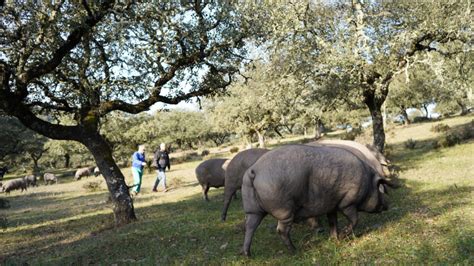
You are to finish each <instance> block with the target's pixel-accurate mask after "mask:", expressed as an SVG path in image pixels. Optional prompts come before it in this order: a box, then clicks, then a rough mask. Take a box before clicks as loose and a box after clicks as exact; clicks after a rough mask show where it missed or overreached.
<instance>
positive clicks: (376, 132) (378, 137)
mask: <svg viewBox="0 0 474 266" xmlns="http://www.w3.org/2000/svg"><path fill="white" fill-rule="evenodd" d="M387 86H388V85H387ZM386 92H387V93H388V90H386ZM385 98H386V94H383V95H381V96H376V95H375V89H368V90H366V91H365V92H364V103H365V104H366V105H367V107H368V108H369V111H370V116H371V117H372V129H373V137H374V140H373V145H374V147H376V148H377V150H379V151H380V152H381V153H383V150H384V148H385V129H384V126H383V113H382V104H383V103H384V101H385Z"/></svg>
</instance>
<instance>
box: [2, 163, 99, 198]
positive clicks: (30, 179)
mask: <svg viewBox="0 0 474 266" xmlns="http://www.w3.org/2000/svg"><path fill="white" fill-rule="evenodd" d="M0 171H1V175H0V187H1V188H2V191H3V192H5V193H7V194H9V193H10V191H12V190H21V192H23V191H24V190H25V191H26V190H27V188H28V187H29V186H38V184H37V181H38V178H37V177H36V175H27V176H25V177H22V178H16V179H12V180H9V181H8V182H6V183H5V184H4V185H3V184H2V183H1V181H2V179H3V175H4V174H5V173H6V172H7V168H6V167H3V168H1V169H0ZM99 174H100V171H99V168H98V167H96V166H91V167H84V168H79V169H77V170H76V173H75V175H74V179H75V180H80V179H81V178H82V177H86V176H91V175H94V176H98V175H99ZM43 180H44V184H45V185H48V184H53V183H54V184H57V183H58V178H57V176H56V175H55V174H53V173H45V174H44V175H43Z"/></svg>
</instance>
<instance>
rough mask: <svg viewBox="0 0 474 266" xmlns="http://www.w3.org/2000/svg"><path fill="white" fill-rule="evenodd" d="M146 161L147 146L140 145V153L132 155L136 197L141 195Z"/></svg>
mask: <svg viewBox="0 0 474 266" xmlns="http://www.w3.org/2000/svg"><path fill="white" fill-rule="evenodd" d="M145 165H146V161H145V145H139V146H138V151H136V152H135V153H133V155H132V175H133V190H132V192H133V194H134V195H135V196H136V195H137V194H138V193H140V188H141V186H142V176H143V167H144V166H145Z"/></svg>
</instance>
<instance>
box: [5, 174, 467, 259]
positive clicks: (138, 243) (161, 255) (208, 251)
mask: <svg viewBox="0 0 474 266" xmlns="http://www.w3.org/2000/svg"><path fill="white" fill-rule="evenodd" d="M421 186H423V183H421V182H414V181H410V187H412V188H407V187H406V186H403V187H402V188H400V189H398V190H395V191H393V192H392V194H391V196H390V198H391V200H392V209H391V210H389V211H388V212H386V213H383V214H363V215H361V219H360V224H359V226H358V227H357V229H356V231H355V235H356V236H358V237H361V236H362V235H364V234H368V233H370V232H371V231H373V230H379V229H380V228H383V227H386V226H390V225H391V224H394V223H397V221H398V220H400V219H403V218H404V217H405V216H407V215H413V216H414V217H420V218H423V219H426V218H433V217H436V216H439V215H443V213H444V212H446V211H448V210H453V209H456V208H460V207H462V206H464V205H465V204H469V201H468V199H469V195H472V193H473V192H474V187H473V186H464V187H458V188H454V187H448V188H444V189H439V190H426V191H422V192H417V191H415V189H414V188H418V187H421ZM453 193H455V194H456V199H457V200H454V201H453V199H452V195H453ZM210 194H211V198H210V199H211V200H210V202H205V201H203V200H202V198H201V195H200V193H196V194H195V195H192V196H189V197H187V198H185V199H183V200H182V201H179V202H175V203H166V204H160V205H153V206H149V207H143V208H137V209H136V213H137V216H138V217H139V221H138V222H135V223H132V224H130V225H127V226H124V227H121V228H113V226H112V223H111V218H112V217H111V214H110V213H107V214H96V215H90V216H87V215H86V216H85V217H80V218H73V219H63V221H60V222H56V223H54V226H48V225H44V226H36V227H33V228H25V229H22V230H20V232H16V233H17V234H21V235H22V236H30V235H31V236H34V235H38V234H39V235H41V236H43V237H42V238H34V237H32V239H34V240H32V241H30V242H29V243H28V244H25V245H22V246H21V247H20V248H18V249H16V250H15V251H13V252H8V253H4V254H2V255H1V256H0V263H6V264H9V263H13V264H16V263H23V262H28V263H34V264H37V263H40V264H42V263H46V264H51V263H52V264H76V263H79V264H84V263H87V264H89V263H99V262H101V263H121V262H122V263H123V262H125V263H126V262H143V263H145V264H146V263H161V264H169V263H171V264H175V263H184V264H187V263H191V264H193V263H194V264H196V263H197V264H200V263H220V262H223V263H225V262H229V263H230V262H231V261H232V260H235V259H240V258H241V257H239V256H238V255H237V253H238V251H239V249H240V246H241V244H242V239H243V231H242V228H241V227H239V224H240V223H241V221H242V219H243V217H244V215H243V212H242V209H241V202H240V200H239V201H235V202H234V203H233V204H232V205H231V208H230V210H229V216H228V222H226V223H222V222H220V220H219V217H220V211H221V208H222V200H223V196H222V190H214V191H211V192H210ZM87 197H88V196H86V197H84V198H82V197H78V198H72V199H70V200H71V202H69V203H67V204H69V206H70V204H74V201H75V202H82V201H81V199H85V200H93V198H94V195H93V196H90V198H91V199H86V198H87ZM433 198H435V199H436V202H437V203H436V204H433V203H432V202H430V201H427V200H426V199H433ZM461 199H465V200H461ZM48 200H54V199H48ZM38 204H40V203H38ZM94 205H95V203H94ZM97 207H99V205H95V206H91V210H92V209H94V208H97ZM69 215H71V216H73V214H69ZM45 216H52V214H51V213H49V214H48V213H45ZM58 218H59V217H58ZM63 218H64V217H63ZM340 220H341V221H342V224H344V223H345V222H344V219H342V218H340ZM26 222H28V221H27V220H25V223H26ZM274 226H275V220H274V219H273V218H271V217H268V218H266V219H265V221H264V223H263V224H262V225H261V226H260V227H259V229H258V230H257V234H256V236H255V240H254V244H253V246H252V250H253V251H254V254H255V256H256V258H257V259H259V260H266V259H271V258H273V257H274V254H275V252H277V251H279V250H282V249H284V245H283V243H281V241H280V239H279V237H278V236H277V234H276V233H275V227H274ZM324 226H326V225H324ZM327 231H328V230H325V231H324V232H323V233H321V234H320V235H318V236H317V237H313V236H312V235H314V234H316V233H314V232H311V231H310V230H309V228H308V227H307V226H302V225H297V226H295V227H294V229H293V232H292V234H293V236H292V237H293V240H294V241H295V243H296V244H297V248H298V250H299V251H298V252H297V254H296V256H301V255H302V254H303V253H304V252H305V251H307V250H310V249H314V248H317V247H318V245H320V244H321V243H322V242H326V241H331V240H328V237H329V235H328V232H327ZM78 236H79V237H78ZM308 238H309V239H310V241H307V240H308ZM69 239H73V240H69ZM349 241H350V240H349ZM459 241H461V242H460V243H462V241H466V240H459ZM269 242H270V243H269ZM224 246H225V247H224ZM223 247H224V248H223ZM419 248H422V247H419ZM465 249H466V248H465V247H464V249H462V247H461V248H460V252H462V254H460V256H466V255H465V254H466V252H465ZM426 252H428V253H429V252H435V251H430V250H426ZM0 254H1V253H0ZM38 254H40V255H38ZM285 254H287V253H286V251H285V252H284V253H283V254H282V256H286V255H285ZM463 254H464V255H463ZM127 260H129V261H127Z"/></svg>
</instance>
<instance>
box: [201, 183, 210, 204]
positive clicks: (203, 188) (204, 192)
mask: <svg viewBox="0 0 474 266" xmlns="http://www.w3.org/2000/svg"><path fill="white" fill-rule="evenodd" d="M208 191H209V185H208V184H205V185H202V197H203V198H204V200H206V201H209V198H208V197H207V192H208Z"/></svg>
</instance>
